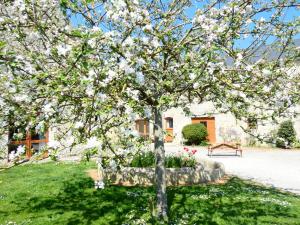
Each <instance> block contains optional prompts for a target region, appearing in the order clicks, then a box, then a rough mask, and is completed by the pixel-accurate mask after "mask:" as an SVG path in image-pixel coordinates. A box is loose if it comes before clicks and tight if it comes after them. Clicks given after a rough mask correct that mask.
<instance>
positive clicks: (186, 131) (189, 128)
mask: <svg viewBox="0 0 300 225" xmlns="http://www.w3.org/2000/svg"><path fill="white" fill-rule="evenodd" d="M182 135H183V137H184V139H186V140H187V144H196V145H198V144H200V143H202V142H204V141H206V137H207V135H208V133H207V129H206V127H205V126H204V125H203V124H201V123H198V124H189V125H186V126H184V127H183V129H182Z"/></svg>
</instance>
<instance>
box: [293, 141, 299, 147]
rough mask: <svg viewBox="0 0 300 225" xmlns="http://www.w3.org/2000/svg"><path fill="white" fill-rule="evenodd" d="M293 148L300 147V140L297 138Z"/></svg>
mask: <svg viewBox="0 0 300 225" xmlns="http://www.w3.org/2000/svg"><path fill="white" fill-rule="evenodd" d="M293 148H300V140H295V141H294V143H293Z"/></svg>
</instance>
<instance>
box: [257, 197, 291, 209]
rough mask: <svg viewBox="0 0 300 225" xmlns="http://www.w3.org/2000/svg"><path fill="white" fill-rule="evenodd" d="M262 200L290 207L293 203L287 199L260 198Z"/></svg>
mask: <svg viewBox="0 0 300 225" xmlns="http://www.w3.org/2000/svg"><path fill="white" fill-rule="evenodd" d="M260 201H261V202H265V203H274V204H276V205H280V206H283V207H288V206H290V205H291V203H289V202H287V201H283V200H279V199H276V198H260Z"/></svg>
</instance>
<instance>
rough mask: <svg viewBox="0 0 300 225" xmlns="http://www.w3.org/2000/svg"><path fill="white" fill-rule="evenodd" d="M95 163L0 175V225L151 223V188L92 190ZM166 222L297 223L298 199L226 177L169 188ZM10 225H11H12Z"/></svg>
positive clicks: (31, 168) (37, 167)
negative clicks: (224, 181) (89, 171)
mask: <svg viewBox="0 0 300 225" xmlns="http://www.w3.org/2000/svg"><path fill="white" fill-rule="evenodd" d="M93 167H95V165H94V164H57V165H56V164H54V163H49V164H35V165H24V166H23V165H21V166H17V167H14V168H11V169H8V170H5V171H1V172H0V224H8V223H9V222H14V224H34V225H37V224H43V225H45V224H156V223H155V222H154V219H153V217H152V213H151V212H152V211H153V208H154V205H155V189H154V188H153V187H150V188H141V187H116V186H111V187H106V188H105V189H104V190H95V189H94V183H93V181H92V180H91V179H90V178H89V177H87V176H86V173H85V171H86V170H87V169H89V168H93ZM168 204H169V209H170V210H169V220H170V223H169V224H224V225H225V224H226V225H231V224H238V225H242V224H245V225H251V224H259V225H260V224H295V225H296V224H300V198H299V197H298V196H295V195H292V194H287V193H281V192H279V191H278V190H276V189H272V188H266V187H261V186H258V185H254V184H250V183H248V182H244V181H242V180H240V179H238V178H233V179H231V180H230V181H229V182H228V183H227V184H224V185H203V186H192V187H172V188H168ZM12 224H13V223H12Z"/></svg>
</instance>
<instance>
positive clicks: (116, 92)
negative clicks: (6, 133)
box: [0, 0, 300, 218]
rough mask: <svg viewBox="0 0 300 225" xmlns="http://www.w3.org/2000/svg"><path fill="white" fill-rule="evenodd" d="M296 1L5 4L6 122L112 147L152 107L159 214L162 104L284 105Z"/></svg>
mask: <svg viewBox="0 0 300 225" xmlns="http://www.w3.org/2000/svg"><path fill="white" fill-rule="evenodd" d="M296 7H299V3H297V1H292V0H280V1H278V0H276V1H275V0H274V1H259V0H256V1H207V2H202V1H192V0H166V1H160V0H133V1H126V0H110V1H93V0H82V1H60V2H59V5H58V2H56V1H54V0H53V1H51V0H47V1H34V2H33V1H26V2H25V1H22V0H19V1H7V2H4V3H2V5H1V20H0V23H1V27H2V29H1V37H3V39H2V41H1V55H0V56H1V66H2V67H1V68H2V71H3V72H2V73H1V79H2V80H4V81H5V82H3V83H1V84H0V90H1V95H0V105H1V111H0V114H1V120H2V121H1V123H2V124H3V126H2V127H7V126H8V124H9V123H8V121H9V120H12V118H10V117H11V115H12V113H14V118H13V120H17V121H18V122H17V123H19V122H21V121H22V122H23V123H26V124H36V123H38V124H39V123H47V124H48V125H49V124H50V126H51V125H54V124H56V125H58V124H59V125H61V124H64V126H66V125H70V126H69V127H70V128H69V129H67V130H68V131H71V133H73V136H74V135H75V136H76V137H78V138H77V139H76V140H77V143H80V142H84V141H85V140H86V139H88V138H91V137H95V138H97V139H99V140H101V141H103V142H104V143H105V144H104V145H103V149H104V148H108V149H110V151H113V152H115V151H116V149H119V148H126V149H128V148H133V145H130V146H126V144H124V143H126V142H122V141H121V140H122V139H123V138H124V137H126V138H133V137H134V133H132V131H130V130H129V129H127V128H126V127H129V124H130V122H131V121H133V120H134V118H135V117H136V116H140V117H149V118H150V119H151V121H152V122H153V124H154V150H155V154H156V186H157V214H158V216H159V217H163V218H166V217H167V196H166V178H165V166H164V161H165V153H164V142H163V138H164V132H163V129H162V112H163V111H165V110H167V109H169V108H171V107H180V108H182V109H183V110H184V111H185V112H187V113H188V112H189V104H190V103H195V102H198V103H201V102H204V101H212V102H213V103H214V104H215V106H216V108H218V109H219V110H220V112H226V111H230V112H232V113H233V114H234V115H235V116H236V117H237V118H238V119H245V120H246V119H247V118H249V117H251V118H256V119H257V120H266V119H268V118H273V119H276V118H277V117H279V116H282V115H284V114H285V113H287V112H288V109H290V108H292V107H293V106H294V105H295V104H296V103H297V102H299V98H300V97H299V96H300V95H299V90H300V88H299V85H300V82H299V72H297V69H296V66H295V63H296V60H295V59H296V58H297V57H299V52H298V51H297V49H296V48H295V47H294V45H293V41H294V37H295V36H296V35H297V34H298V33H299V18H297V17H296V18H292V17H291V18H288V19H287V18H286V17H285V13H287V12H291V10H292V12H293V13H296V12H297V11H296V10H297V9H296ZM270 49H272V51H273V52H275V55H274V54H272V56H271V55H270V54H271V53H270ZM270 59H271V60H270ZM287 87H288V88H287ZM29 102H30V104H31V105H34V106H35V107H33V108H31V107H28V105H29ZM37 115H39V116H37ZM120 127H121V128H120ZM118 128H120V129H118ZM116 130H118V131H121V132H119V133H120V139H118V140H119V141H117V142H116V141H114V144H113V145H112V144H111V143H112V142H113V139H112V138H111V136H110V135H109V134H111V132H113V131H116ZM75 142H76V141H75ZM72 143H73V141H72ZM127 143H128V142H127ZM127 145H128V144H127Z"/></svg>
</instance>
